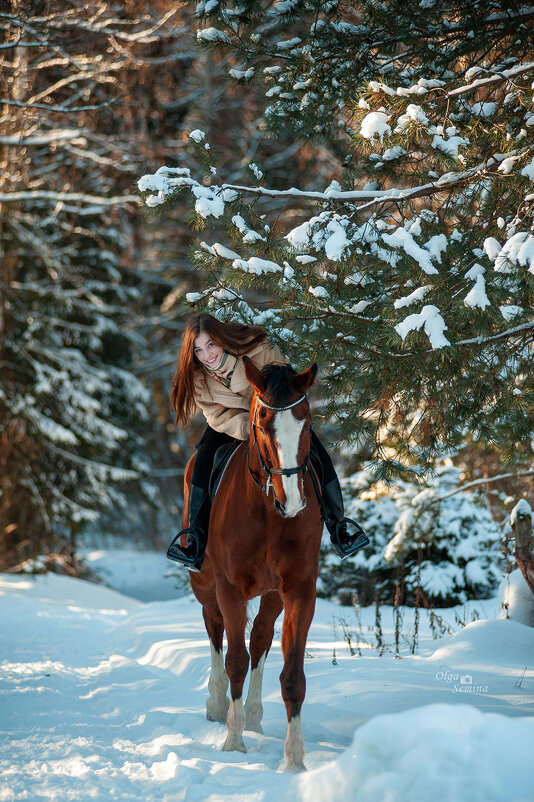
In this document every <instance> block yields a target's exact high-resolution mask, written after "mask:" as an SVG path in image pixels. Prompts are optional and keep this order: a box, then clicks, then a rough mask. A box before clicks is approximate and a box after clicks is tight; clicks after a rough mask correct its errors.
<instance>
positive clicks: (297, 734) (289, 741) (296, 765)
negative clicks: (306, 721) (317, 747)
mask: <svg viewBox="0 0 534 802" xmlns="http://www.w3.org/2000/svg"><path fill="white" fill-rule="evenodd" d="M284 755H285V756H286V768H287V770H288V771H306V766H305V765H304V740H303V738H302V727H301V724H300V715H299V716H294V717H293V718H292V719H291V721H290V722H289V724H288V725H287V738H286V745H285V747H284Z"/></svg>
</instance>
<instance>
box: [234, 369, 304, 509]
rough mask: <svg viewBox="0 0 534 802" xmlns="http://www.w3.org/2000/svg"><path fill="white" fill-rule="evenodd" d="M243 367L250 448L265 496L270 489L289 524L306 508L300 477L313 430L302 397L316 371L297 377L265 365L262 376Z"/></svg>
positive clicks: (254, 370) (302, 483) (302, 481)
mask: <svg viewBox="0 0 534 802" xmlns="http://www.w3.org/2000/svg"><path fill="white" fill-rule="evenodd" d="M243 361H244V365H245V374H246V377H247V379H248V381H249V382H250V384H251V385H252V387H253V389H254V398H253V400H252V405H251V408H250V425H251V438H252V443H253V445H252V444H251V446H250V447H251V448H254V451H256V450H257V455H258V458H259V462H260V466H261V469H262V473H263V474H264V477H263V481H265V482H266V484H265V486H264V487H262V489H265V490H266V492H269V488H270V485H272V487H273V492H274V497H275V504H276V508H277V509H278V511H279V512H280V513H281V514H282V515H283V516H284V517H286V518H292V517H293V516H294V515H296V514H297V513H298V512H300V510H302V509H304V507H305V506H306V498H305V495H304V473H305V470H306V467H307V463H308V457H309V453H310V427H311V413H310V405H309V403H308V399H307V398H306V391H307V390H308V388H309V387H310V386H311V385H312V384H313V382H314V379H315V376H316V374H317V365H315V364H314V365H312V366H311V368H308V370H305V371H303V372H302V373H296V371H294V370H293V368H292V367H290V366H289V365H280V364H273V365H266V366H265V367H264V368H263V370H261V371H260V370H258V368H256V366H255V365H254V364H253V362H252V361H251V360H250V359H249V358H248V357H244V358H243ZM255 481H256V480H255Z"/></svg>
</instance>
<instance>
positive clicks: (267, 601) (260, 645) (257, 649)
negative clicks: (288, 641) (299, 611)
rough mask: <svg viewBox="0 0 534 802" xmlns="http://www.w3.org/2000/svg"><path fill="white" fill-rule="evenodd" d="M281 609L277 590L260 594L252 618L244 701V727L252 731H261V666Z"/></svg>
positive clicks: (280, 599) (281, 604)
mask: <svg viewBox="0 0 534 802" xmlns="http://www.w3.org/2000/svg"><path fill="white" fill-rule="evenodd" d="M282 609H283V603H282V597H281V596H280V594H279V592H278V591H277V590H273V591H271V592H270V593H266V594H265V596H262V598H261V602H260V609H259V610H258V614H257V616H256V618H255V619H254V626H253V627H252V632H251V633H250V644H249V652H250V683H249V687H248V694H247V701H246V702H245V714H246V717H247V719H246V724H245V729H247V730H252V731H253V732H260V733H261V732H263V730H262V727H261V720H262V718H263V705H262V703H261V692H262V686H263V668H264V665H265V659H266V657H267V654H268V653H269V649H270V648H271V644H272V642H273V634H274V624H275V621H276V619H277V618H278V616H279V615H280V613H281V612H282Z"/></svg>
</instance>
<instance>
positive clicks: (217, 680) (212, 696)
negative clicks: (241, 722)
mask: <svg viewBox="0 0 534 802" xmlns="http://www.w3.org/2000/svg"><path fill="white" fill-rule="evenodd" d="M210 649H211V671H210V678H209V681H208V692H209V695H208V698H207V700H206V717H207V718H208V720H209V721H220V722H221V724H224V722H225V721H226V715H227V713H228V705H229V704H230V701H229V699H228V697H227V695H226V691H227V690H228V677H227V676H226V671H225V670H224V660H223V653H222V650H221V651H220V652H218V651H217V650H216V649H215V646H214V645H213V643H212V642H211V640H210Z"/></svg>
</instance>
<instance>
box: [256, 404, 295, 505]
mask: <svg viewBox="0 0 534 802" xmlns="http://www.w3.org/2000/svg"><path fill="white" fill-rule="evenodd" d="M305 400H306V394H304V395H301V396H300V398H297V400H296V401H293V402H292V403H291V404H288V405H287V406H285V407H273V406H271V405H270V404H268V403H267V401H264V400H263V398H260V396H256V406H255V407H254V417H253V419H252V434H253V437H254V445H255V446H256V451H257V452H258V457H259V460H260V465H261V467H262V469H263V471H264V473H265V474H266V476H267V482H266V483H265V484H264V485H262V484H261V483H260V482H258V480H257V479H256V477H255V476H254V474H253V473H252V470H251V467H250V452H249V450H248V448H247V460H248V472H249V474H250V476H251V478H252V481H253V482H254V484H255V485H256V487H258V488H259V489H260V490H261V491H262V493H265V495H266V496H268V495H269V492H270V489H271V487H272V485H273V480H272V475H273V474H277V475H278V476H294V475H295V474H296V473H302V474H305V473H306V471H307V469H308V462H309V459H310V455H309V454H308V455H307V457H306V459H305V460H304V464H303V465H297V467H296V468H270V467H269V466H268V465H266V464H265V460H264V459H263V457H262V454H261V451H260V447H259V445H258V440H257V437H256V413H257V410H258V404H261V406H262V407H266V409H271V410H274V411H275V412H285V411H286V410H287V409H293V407H296V406H297V405H298V404H300V403H301V401H305ZM275 501H276V502H277V503H278V504H280V502H279V501H278V499H277V498H276V494H275ZM280 506H281V505H280Z"/></svg>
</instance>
